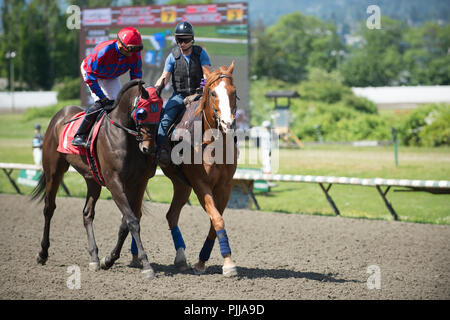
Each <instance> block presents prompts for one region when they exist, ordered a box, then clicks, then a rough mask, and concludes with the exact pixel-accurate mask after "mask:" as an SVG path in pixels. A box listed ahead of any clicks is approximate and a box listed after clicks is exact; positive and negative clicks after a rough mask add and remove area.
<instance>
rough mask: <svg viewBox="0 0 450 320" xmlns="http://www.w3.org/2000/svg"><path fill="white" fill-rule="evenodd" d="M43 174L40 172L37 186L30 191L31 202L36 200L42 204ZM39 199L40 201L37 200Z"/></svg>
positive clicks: (43, 195)
mask: <svg viewBox="0 0 450 320" xmlns="http://www.w3.org/2000/svg"><path fill="white" fill-rule="evenodd" d="M45 185H46V182H45V173H44V171H42V173H41V177H40V178H39V182H38V184H37V186H36V187H35V188H34V189H33V191H31V200H32V201H34V200H38V201H39V202H42V200H44V198H45ZM39 197H40V199H38V198H39Z"/></svg>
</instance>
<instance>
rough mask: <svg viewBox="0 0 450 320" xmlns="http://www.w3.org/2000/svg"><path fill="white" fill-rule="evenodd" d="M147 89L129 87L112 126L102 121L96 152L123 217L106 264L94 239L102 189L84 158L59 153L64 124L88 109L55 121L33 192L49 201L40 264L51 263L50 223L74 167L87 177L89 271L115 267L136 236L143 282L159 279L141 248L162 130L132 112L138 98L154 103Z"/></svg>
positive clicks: (138, 84) (138, 83) (66, 112)
mask: <svg viewBox="0 0 450 320" xmlns="http://www.w3.org/2000/svg"><path fill="white" fill-rule="evenodd" d="M143 84H144V82H143V81H142V80H133V81H130V82H128V83H127V84H125V85H124V87H123V88H122V90H121V91H120V93H119V95H118V97H117V99H116V101H115V105H114V107H113V110H112V111H111V112H110V113H109V114H108V115H107V117H106V118H107V119H108V118H109V119H108V120H109V121H106V119H105V120H104V121H103V123H102V124H101V128H100V130H99V133H98V137H97V142H96V146H95V151H96V154H97V156H98V164H99V171H100V173H101V175H102V176H103V177H104V182H105V186H106V188H108V189H109V191H110V192H111V194H112V197H113V199H114V201H115V203H116V205H117V206H118V208H119V209H120V211H121V213H122V223H121V225H120V228H119V234H118V241H117V245H116V247H115V248H114V250H113V251H112V252H111V254H110V255H109V256H106V257H105V258H103V259H102V262H101V263H100V261H99V257H98V248H97V245H96V242H95V238H94V228H93V220H94V215H95V204H96V202H97V199H98V198H99V196H100V193H101V189H102V187H101V186H100V185H99V184H98V183H97V182H96V181H95V180H94V177H93V175H92V174H91V170H90V168H89V165H88V163H87V160H86V157H85V156H81V155H73V154H65V153H60V152H58V151H57V147H58V142H59V138H60V135H61V132H62V131H63V130H64V127H65V123H66V122H67V121H68V120H70V119H71V118H72V117H73V116H74V115H75V114H77V113H79V112H81V111H83V109H82V108H81V107H78V106H68V107H65V108H63V109H61V110H60V111H59V112H58V113H56V114H55V116H54V117H53V118H52V120H51V121H50V124H49V126H48V129H47V131H46V133H45V137H44V144H43V157H42V167H43V174H42V176H41V179H40V181H39V184H38V186H37V187H36V189H35V190H34V192H33V199H36V198H38V196H39V195H41V194H42V198H41V200H42V199H45V206H44V218H45V224H44V233H43V238H42V242H41V250H40V252H39V253H38V255H37V262H38V263H40V264H42V265H43V264H45V262H46V261H47V258H48V248H49V246H50V241H49V232H50V221H51V219H52V216H53V213H54V211H55V208H56V205H55V197H56V192H57V191H58V187H59V185H60V183H61V181H62V178H63V175H64V173H65V172H66V171H67V170H68V169H69V165H72V167H74V168H75V170H77V171H78V172H79V173H80V174H81V175H82V176H83V178H84V179H85V180H86V185H87V195H86V203H85V205H84V209H83V222H84V226H85V228H86V232H87V238H88V250H89V254H90V256H91V262H90V264H89V269H90V270H92V271H96V270H98V269H99V268H100V267H102V268H103V269H108V268H109V267H111V266H112V264H113V263H114V261H115V260H117V259H118V258H119V256H120V251H121V248H122V245H123V242H124V241H125V238H126V237H127V235H128V233H129V232H131V235H132V236H133V238H134V239H135V241H136V244H137V249H138V258H139V260H140V262H141V263H142V273H143V275H144V277H147V278H152V277H153V276H154V271H153V269H152V267H151V266H150V263H149V261H148V258H147V255H146V253H145V251H144V247H143V246H142V241H141V237H140V223H139V221H140V218H141V215H142V213H141V206H142V200H143V196H144V192H145V189H146V186H147V182H148V179H149V178H151V177H152V176H154V174H155V171H156V164H155V163H156V162H155V148H156V143H155V137H156V132H157V127H158V124H157V123H155V124H152V125H146V126H141V125H137V124H136V122H135V121H134V120H133V119H132V117H131V112H132V110H131V109H132V107H133V106H135V105H136V102H137V101H138V100H137V99H138V98H139V97H142V98H144V99H148V98H149V94H148V92H147V91H146V90H145V88H144V87H143ZM130 133H131V134H130Z"/></svg>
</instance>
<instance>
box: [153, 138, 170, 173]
mask: <svg viewBox="0 0 450 320" xmlns="http://www.w3.org/2000/svg"><path fill="white" fill-rule="evenodd" d="M156 159H157V161H158V165H159V166H160V167H161V168H166V167H167V166H168V165H169V164H170V146H169V143H168V142H167V139H166V141H164V142H163V143H162V144H161V146H160V147H159V148H158V151H157V152H156Z"/></svg>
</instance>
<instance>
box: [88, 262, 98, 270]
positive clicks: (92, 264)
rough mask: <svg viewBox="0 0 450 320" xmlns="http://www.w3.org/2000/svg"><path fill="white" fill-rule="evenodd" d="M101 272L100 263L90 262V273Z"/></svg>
mask: <svg viewBox="0 0 450 320" xmlns="http://www.w3.org/2000/svg"><path fill="white" fill-rule="evenodd" d="M98 270H100V262H90V263H89V271H93V272H95V271H98Z"/></svg>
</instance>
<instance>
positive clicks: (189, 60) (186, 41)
mask: <svg viewBox="0 0 450 320" xmlns="http://www.w3.org/2000/svg"><path fill="white" fill-rule="evenodd" d="M175 40H176V42H177V46H176V47H174V48H173V49H172V51H171V53H170V54H169V56H168V57H167V59H166V63H165V66H164V71H163V73H162V75H161V77H160V78H159V79H158V81H157V82H156V84H155V88H156V89H157V92H158V93H159V92H161V90H162V89H163V88H164V87H165V86H166V85H167V83H169V81H170V77H172V87H173V95H172V96H171V97H170V99H169V100H168V101H167V104H166V106H165V107H164V110H163V112H162V115H161V121H160V125H159V128H158V138H157V145H158V151H157V157H158V164H159V165H160V167H165V166H167V165H168V164H169V163H170V154H169V150H168V143H166V136H167V131H168V130H169V128H170V126H171V125H172V123H173V122H174V121H175V120H176V118H177V117H178V114H179V113H180V112H181V111H182V110H183V108H184V104H183V100H184V98H186V97H187V96H189V95H191V94H194V93H195V92H196V89H198V88H199V87H200V83H201V81H202V78H203V70H204V68H206V69H208V70H209V68H210V66H211V63H210V60H209V57H208V54H207V53H206V51H205V50H203V49H202V48H201V47H200V46H196V45H194V44H193V43H194V29H193V27H192V25H191V24H190V23H189V22H180V23H179V24H178V25H177V27H176V29H175Z"/></svg>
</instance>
